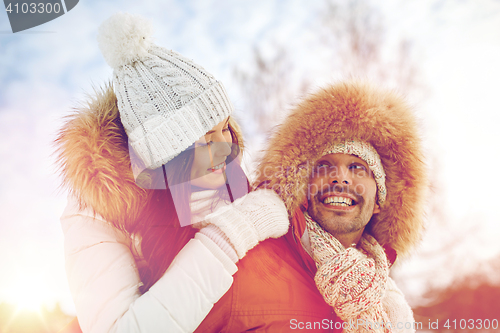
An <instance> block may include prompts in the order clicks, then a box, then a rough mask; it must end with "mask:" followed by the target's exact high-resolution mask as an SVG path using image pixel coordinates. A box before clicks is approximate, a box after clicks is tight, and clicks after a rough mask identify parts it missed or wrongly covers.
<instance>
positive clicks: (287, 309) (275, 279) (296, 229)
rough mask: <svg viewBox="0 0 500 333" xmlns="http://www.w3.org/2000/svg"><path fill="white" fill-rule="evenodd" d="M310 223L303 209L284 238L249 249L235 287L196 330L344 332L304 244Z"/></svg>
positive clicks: (271, 240)
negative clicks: (317, 280) (320, 287)
mask: <svg viewBox="0 0 500 333" xmlns="http://www.w3.org/2000/svg"><path fill="white" fill-rule="evenodd" d="M303 208H304V207H302V209H303ZM305 226H306V223H305V220H304V215H303V213H302V210H301V209H298V210H297V211H296V213H295V215H294V217H293V218H292V222H291V227H290V229H289V231H288V233H287V234H286V235H285V236H283V237H281V238H279V239H271V238H270V239H267V240H265V241H263V242H262V243H260V244H259V245H258V246H256V247H255V248H254V249H252V250H251V251H249V252H248V253H247V255H246V256H245V258H243V259H242V260H241V261H240V262H239V264H238V267H239V269H238V272H237V273H236V274H235V275H234V282H233V285H232V287H231V288H230V289H229V291H228V292H227V293H226V294H225V295H224V296H223V297H222V298H221V299H220V300H219V302H217V303H216V304H215V305H214V307H213V309H212V311H211V312H210V313H209V314H208V316H207V317H206V318H205V320H204V321H203V322H202V323H201V325H200V326H199V327H198V329H197V330H196V332H231V333H233V332H245V331H259V332H289V331H294V330H301V329H306V330H307V331H308V332H341V331H342V328H341V324H342V321H341V320H340V319H339V318H337V316H336V315H335V312H334V311H333V308H332V307H330V306H329V305H328V304H327V303H326V302H325V301H324V300H323V297H322V296H321V294H320V293H319V291H318V289H317V288H316V284H315V283H314V275H315V273H316V265H315V263H314V260H313V259H312V258H311V256H309V254H308V253H307V252H306V251H305V250H304V248H303V246H302V243H301V242H300V239H301V237H302V235H303V234H304V230H305ZM335 323H337V324H336V325H335ZM335 327H337V329H335Z"/></svg>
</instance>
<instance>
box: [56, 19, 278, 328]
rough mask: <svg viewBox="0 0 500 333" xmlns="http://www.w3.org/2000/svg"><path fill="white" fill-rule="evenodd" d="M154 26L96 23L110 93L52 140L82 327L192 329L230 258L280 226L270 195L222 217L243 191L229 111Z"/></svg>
mask: <svg viewBox="0 0 500 333" xmlns="http://www.w3.org/2000/svg"><path fill="white" fill-rule="evenodd" d="M151 31H152V29H151V27H150V25H149V23H148V22H147V21H145V20H144V19H142V18H140V17H135V16H132V15H129V14H121V13H120V14H116V15H114V16H112V17H111V18H110V19H108V20H107V21H106V22H104V23H103V24H102V26H101V27H100V29H99V38H98V41H99V45H100V48H101V51H102V52H103V55H104V57H105V59H106V61H107V62H108V63H109V64H110V65H111V66H112V67H113V68H114V78H113V87H111V86H107V87H106V88H105V89H103V90H102V91H97V92H96V94H95V97H94V98H92V99H91V101H90V102H89V103H88V105H86V106H84V107H81V108H79V109H77V110H76V112H75V113H74V114H73V115H72V116H70V117H69V119H68V121H67V122H66V124H65V125H64V127H63V129H62V130H61V133H60V135H59V137H58V139H57V142H56V144H57V146H58V153H59V163H60V166H61V171H62V175H63V180H64V184H65V186H66V187H67V188H68V189H69V190H70V193H71V195H70V198H69V200H68V206H67V208H66V210H65V212H64V214H63V216H62V218H61V223H62V227H63V231H64V235H65V255H66V270H67V274H68V280H69V285H70V289H71V292H72V295H73V298H74V301H75V305H76V311H77V316H78V319H79V322H80V326H81V328H82V331H83V332H191V331H194V330H195V329H196V327H197V326H198V325H199V323H201V321H202V320H203V319H204V317H205V316H206V315H207V314H208V312H209V311H210V309H211V307H212V306H213V304H214V303H215V302H217V300H218V299H219V298H220V297H221V296H222V295H223V294H224V293H225V292H226V291H227V290H228V289H229V287H230V286H231V283H232V275H233V274H234V273H235V272H236V270H237V267H236V265H235V263H236V262H237V261H238V260H239V259H241V258H242V257H243V256H244V255H245V253H246V252H247V251H248V250H249V249H251V248H252V247H254V246H255V245H256V244H257V243H258V242H259V241H261V240H264V239H266V238H268V237H279V236H281V235H283V234H285V233H286V231H287V229H288V219H287V214H286V210H285V207H284V205H283V203H282V202H281V200H280V199H279V198H278V197H277V196H276V195H275V194H274V192H272V191H267V190H266V191H259V192H252V193H250V194H248V195H246V196H245V197H243V198H240V199H238V200H237V202H235V203H234V204H233V205H232V209H229V210H224V209H225V208H226V207H227V206H225V205H227V204H228V203H230V202H231V201H233V200H234V199H236V198H238V197H240V196H242V195H243V194H245V193H247V190H248V182H247V180H246V177H245V175H244V173H243V171H242V169H241V167H240V165H239V157H238V156H239V152H240V150H241V148H242V147H243V144H242V140H241V134H240V132H239V129H238V126H237V125H236V123H235V122H234V119H233V118H232V117H231V116H230V114H231V112H232V105H231V103H230V102H229V99H228V98H227V95H226V92H225V90H224V87H223V86H222V84H221V83H220V82H218V81H216V80H215V78H214V77H213V76H212V75H211V74H209V73H208V72H206V71H205V70H204V69H203V68H202V67H200V66H198V65H197V64H195V63H193V62H192V61H190V60H188V59H186V58H184V57H183V56H181V55H179V54H177V53H175V52H173V51H169V50H166V49H164V48H161V47H159V46H157V45H155V44H153V43H152V42H151ZM243 201H244V202H245V204H244V205H243V204H242V203H243ZM217 208H219V210H218V214H216V217H215V218H212V219H211V221H212V223H213V224H210V225H208V226H205V227H203V228H201V227H202V226H204V225H205V223H203V221H204V219H205V215H207V214H208V213H210V212H212V211H214V210H215V209H217ZM256 208H258V209H256ZM221 212H222V213H221ZM271 221H272V222H271ZM193 223H194V224H193ZM195 226H196V227H195ZM197 228H201V230H199V231H198V229H197ZM174 259H175V260H174Z"/></svg>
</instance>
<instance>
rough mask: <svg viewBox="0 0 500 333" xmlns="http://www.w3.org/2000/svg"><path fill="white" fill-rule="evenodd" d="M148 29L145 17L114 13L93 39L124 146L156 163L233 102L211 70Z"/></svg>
mask: <svg viewBox="0 0 500 333" xmlns="http://www.w3.org/2000/svg"><path fill="white" fill-rule="evenodd" d="M151 34H152V28H150V27H149V24H148V23H147V21H146V20H145V19H143V18H141V17H140V16H133V15H130V14H126V13H118V14H115V15H113V16H112V17H111V18H109V19H108V20H107V21H105V22H104V23H103V24H102V25H101V27H100V28H99V36H98V40H99V46H100V48H101V51H102V53H103V56H104V57H105V59H106V61H108V63H109V65H110V66H112V67H113V69H114V72H113V74H114V75H113V86H114V87H113V88H114V91H115V94H116V98H117V101H118V109H119V111H120V118H121V122H122V123H123V126H124V128H125V131H126V133H127V136H128V139H129V147H131V148H132V149H133V150H134V152H135V155H136V156H138V157H139V159H140V161H141V162H142V164H143V166H144V168H149V169H156V168H158V167H160V166H161V165H163V164H165V163H167V162H168V161H170V160H171V159H173V158H174V157H175V156H177V155H178V154H179V153H181V152H182V151H184V150H186V149H187V148H188V147H190V146H191V145H192V144H193V143H194V142H195V141H196V140H198V139H199V138H200V137H202V136H203V135H205V133H206V132H208V131H209V130H211V129H212V128H213V127H214V126H216V125H217V124H219V123H220V122H221V121H223V120H224V119H225V118H227V117H228V116H229V115H230V114H231V113H232V110H233V106H232V104H231V102H230V101H229V98H228V96H227V93H226V91H225V89H224V87H223V85H222V84H221V83H220V82H218V81H217V80H216V79H215V78H214V77H213V75H212V74H210V73H208V72H207V71H206V70H205V69H204V68H203V67H201V66H199V65H197V64H195V63H194V62H193V61H191V60H189V59H187V58H185V57H183V56H182V55H180V54H178V53H176V52H174V51H171V50H167V49H165V48H163V47H159V46H157V45H155V44H153V43H152V41H151V40H152V38H151ZM135 155H134V154H131V156H135Z"/></svg>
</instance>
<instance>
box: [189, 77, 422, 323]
mask: <svg viewBox="0 0 500 333" xmlns="http://www.w3.org/2000/svg"><path fill="white" fill-rule="evenodd" d="M416 127H417V126H416V122H415V119H414V117H413V115H412V112H411V111H410V109H409V108H408V106H407V105H406V104H405V102H404V101H403V100H402V99H401V98H400V97H398V96H397V95H396V94H394V93H392V92H388V91H382V90H378V89H375V88H373V87H370V86H369V85H366V84H362V83H356V82H351V83H342V84H337V85H333V86H330V87H328V88H326V89H322V90H320V91H319V92H317V93H316V94H313V95H311V96H309V97H308V98H306V99H305V100H304V101H303V102H302V103H300V104H299V105H298V106H297V107H296V108H295V109H294V110H293V111H292V112H291V113H290V115H289V116H288V117H287V119H286V120H285V122H284V123H283V124H282V125H281V126H280V127H279V129H278V130H277V132H276V133H275V134H274V135H273V137H272V138H271V140H270V145H269V148H268V150H267V151H266V153H265V156H264V158H263V159H262V162H261V164H260V167H259V169H258V171H259V175H258V177H257V182H256V183H257V185H258V187H261V188H262V187H265V188H268V189H273V190H275V191H276V192H277V193H278V194H279V196H280V197H281V199H282V200H283V202H284V203H285V206H286V208H287V210H288V213H289V217H290V223H291V227H290V229H289V232H288V233H287V234H286V235H285V236H284V237H282V238H280V239H269V240H266V241H264V242H262V243H261V245H260V246H258V247H256V248H254V249H253V250H251V251H249V252H248V253H247V255H246V257H245V258H244V259H243V260H241V261H240V263H239V265H238V266H239V271H238V272H237V273H236V274H235V276H234V283H233V285H232V287H231V289H230V290H229V291H228V292H227V293H226V294H225V295H224V296H223V297H222V298H221V300H220V301H219V302H218V303H217V304H216V305H215V306H214V308H213V309H212V311H211V312H210V314H209V315H208V316H207V318H206V319H205V320H204V322H203V323H202V324H201V325H200V326H199V327H198V330H197V331H198V332H240V331H247V330H256V331H269V332H276V331H279V332H282V331H293V330H296V329H307V330H309V331H344V332H406V331H409V332H412V331H414V329H415V326H414V323H413V316H412V313H411V309H410V308H409V306H408V304H407V303H406V301H405V300H404V296H403V295H402V294H401V292H400V291H399V290H398V289H397V287H396V286H395V284H394V281H392V280H391V279H390V278H389V277H388V273H389V266H390V265H391V264H392V263H393V262H394V260H395V257H396V254H397V255H402V256H404V255H406V254H408V253H409V251H410V250H411V248H412V247H413V246H414V245H415V244H416V242H417V241H418V239H419V238H420V233H421V230H422V224H423V223H422V209H423V208H422V206H423V197H424V190H425V188H426V186H427V181H426V177H425V167H424V163H423V155H422V151H421V147H420V139H419V137H418V134H417V129H416ZM238 205H242V206H241V207H239V206H238ZM233 206H234V208H235V210H238V209H243V208H242V207H243V206H244V201H243V202H240V203H238V202H235V203H234V204H233ZM245 209H248V208H245ZM237 215H238V214H234V216H235V217H237ZM218 218H219V222H217V223H218V225H219V226H220V227H221V228H223V226H221V224H220V216H218V214H217V213H214V214H213V216H212V217H210V216H209V217H208V220H209V221H210V220H213V221H217V220H218ZM226 223H231V221H230V219H226ZM382 246H383V247H382Z"/></svg>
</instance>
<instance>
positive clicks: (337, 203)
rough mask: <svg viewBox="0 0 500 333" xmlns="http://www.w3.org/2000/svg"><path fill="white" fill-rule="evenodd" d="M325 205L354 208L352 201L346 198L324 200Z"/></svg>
mask: <svg viewBox="0 0 500 333" xmlns="http://www.w3.org/2000/svg"><path fill="white" fill-rule="evenodd" d="M323 203H324V204H328V205H331V206H352V199H349V198H344V197H327V198H326V199H325V200H323Z"/></svg>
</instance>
